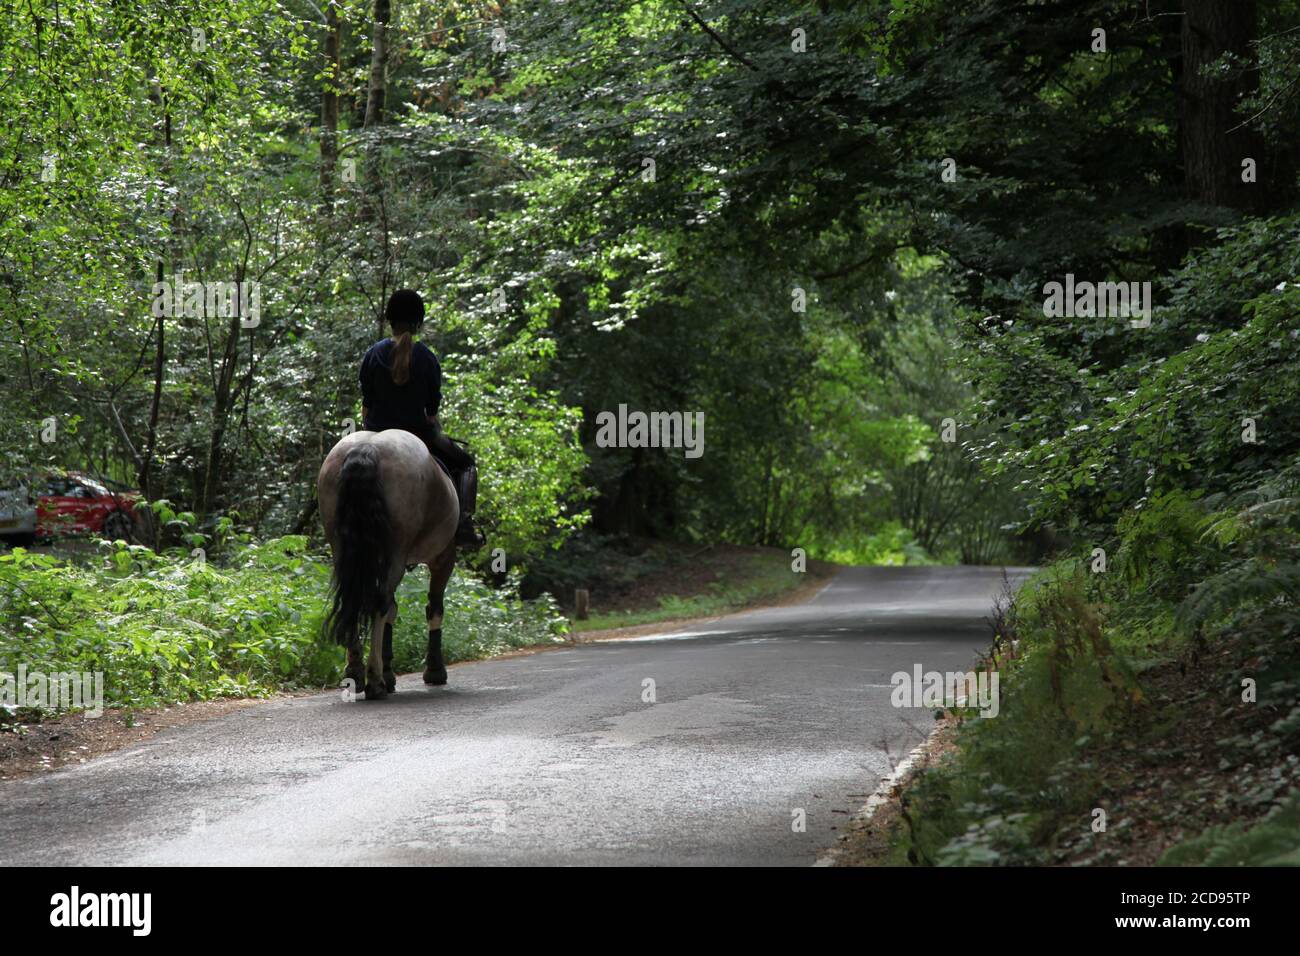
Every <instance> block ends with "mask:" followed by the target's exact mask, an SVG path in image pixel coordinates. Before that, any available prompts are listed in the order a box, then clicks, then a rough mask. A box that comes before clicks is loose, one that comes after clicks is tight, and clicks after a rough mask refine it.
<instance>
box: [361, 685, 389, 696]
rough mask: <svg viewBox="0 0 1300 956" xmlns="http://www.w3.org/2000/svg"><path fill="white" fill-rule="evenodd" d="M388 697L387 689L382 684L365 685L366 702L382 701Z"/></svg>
mask: <svg viewBox="0 0 1300 956" xmlns="http://www.w3.org/2000/svg"><path fill="white" fill-rule="evenodd" d="M387 696H388V688H386V687H385V686H384V685H383V684H367V685H366V700H383V699H384V698H385V697H387Z"/></svg>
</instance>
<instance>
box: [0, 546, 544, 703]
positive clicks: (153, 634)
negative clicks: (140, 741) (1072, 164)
mask: <svg viewBox="0 0 1300 956" xmlns="http://www.w3.org/2000/svg"><path fill="white" fill-rule="evenodd" d="M214 553H215V555H216V556H215V557H211V558H206V557H205V558H200V557H197V556H194V555H193V553H192V552H191V551H190V550H189V549H174V550H169V551H164V552H163V553H161V554H159V553H155V552H154V551H153V550H152V549H150V548H147V547H144V546H142V545H128V544H127V543H126V542H124V541H118V542H115V543H112V542H103V543H102V546H101V549H100V553H99V554H98V555H94V554H92V555H84V556H78V557H74V558H57V557H54V556H51V555H48V554H41V553H35V552H31V551H27V550H25V549H21V548H18V549H14V550H13V551H11V552H8V553H4V554H0V660H5V661H21V662H22V663H23V664H24V665H25V666H26V669H27V672H28V673H32V672H42V673H44V674H47V675H53V674H58V673H63V672H70V671H77V672H96V671H98V672H102V673H103V675H104V701H103V703H104V705H105V706H106V707H114V708H147V707H157V706H161V705H165V704H170V703H175V702H182V701H189V700H210V699H214V698H218V697H246V696H267V695H270V694H272V693H274V692H276V691H279V690H282V689H292V688H304V687H317V688H320V687H333V686H337V685H338V683H339V681H340V680H341V679H342V675H343V667H344V663H345V662H344V656H343V649H342V648H340V647H336V646H331V645H327V644H325V643H323V642H322V641H321V640H320V624H321V619H322V617H323V615H324V613H325V611H326V604H325V599H326V589H327V587H328V583H329V575H330V564H329V559H328V555H325V554H321V553H320V552H319V551H313V550H311V549H310V548H309V546H308V541H307V539H306V538H305V537H304V536H300V535H299V536H295V535H287V536H284V537H280V538H273V539H270V540H266V541H260V542H259V541H252V540H247V539H242V538H241V537H236V538H234V539H232V540H230V541H229V542H227V543H226V544H225V545H224V546H223V547H222V548H221V549H220V550H219V551H215V552H214ZM426 591H427V577H426V576H425V575H423V574H419V573H411V574H408V575H407V577H406V579H405V580H404V581H403V583H402V587H401V589H400V590H399V592H398V606H399V611H398V618H397V624H396V626H395V628H394V634H393V647H394V665H395V666H396V668H397V669H398V670H399V671H412V670H418V669H419V668H420V667H421V666H422V663H421V662H422V661H423V659H424V652H425V634H426V626H425V619H424V605H425V601H426V600H427V594H426ZM446 602H447V614H446V623H445V627H444V631H443V649H444V654H445V655H446V658H447V660H448V662H449V663H452V662H455V661H462V660H473V659H477V658H482V657H489V656H492V655H495V654H499V653H502V652H504V651H508V650H513V649H516V648H520V647H529V646H534V645H539V644H551V643H556V642H562V641H563V640H564V634H565V632H566V631H567V624H566V622H565V619H564V618H563V616H562V615H560V614H559V612H558V610H557V608H556V606H555V604H554V602H553V601H552V600H551V599H550V598H549V597H545V596H544V597H540V598H537V599H534V600H532V601H522V600H520V599H518V598H517V597H512V596H511V591H509V590H502V589H496V588H493V587H490V586H488V585H487V584H484V583H482V582H480V581H478V580H476V579H475V578H473V577H470V576H458V577H457V578H455V579H453V582H452V585H451V587H450V589H449V590H448V592H447V595H446ZM10 716H11V717H14V718H17V717H22V718H23V719H33V718H35V719H39V717H40V716H41V714H40V713H39V712H35V713H33V712H31V711H28V712H27V713H24V714H10Z"/></svg>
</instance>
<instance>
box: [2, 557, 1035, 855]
mask: <svg viewBox="0 0 1300 956" xmlns="http://www.w3.org/2000/svg"><path fill="white" fill-rule="evenodd" d="M1012 576H1013V578H1015V577H1017V576H1018V575H1017V574H1016V573H1015V572H1013V573H1012ZM1000 587H1001V570H1000V569H996V568H970V567H959V568H939V567H934V568H931V567H908V568H847V569H845V570H843V571H841V572H840V574H839V575H838V576H837V577H836V578H835V579H834V580H833V581H832V583H831V584H830V585H828V586H827V587H826V588H825V589H824V590H823V591H821V592H820V593H819V594H818V595H817V597H815V598H814V599H813V600H812V601H810V602H808V603H806V604H801V605H796V606H790V607H781V608H771V609H765V610H760V611H752V612H748V613H744V614H737V615H734V616H731V617H727V618H722V619H720V620H717V621H713V622H710V623H708V624H707V625H702V626H699V627H697V628H696V629H693V630H683V631H679V632H676V633H668V634H665V635H657V636H653V637H641V638H634V639H630V640H619V641H606V642H597V643H591V644H585V645H579V646H576V647H572V648H565V649H560V650H555V651H549V652H545V653H538V654H532V655H527V656H521V657H514V658H508V659H503V660H494V661H482V662H476V663H472V664H464V665H460V666H457V667H454V668H452V670H451V679H450V683H449V684H448V686H446V687H440V688H426V687H425V686H424V684H423V683H421V681H420V676H419V675H418V674H415V675H410V676H405V677H402V678H401V679H400V681H399V685H398V693H397V694H396V695H394V696H392V697H390V698H388V699H387V700H384V701H377V702H369V703H367V702H364V701H361V702H356V703H346V702H344V701H343V700H342V699H341V695H340V694H338V693H327V694H320V695H317V696H312V697H302V698H295V699H290V700H282V701H275V702H268V703H266V704H264V705H258V706H254V707H249V708H246V709H242V710H239V711H237V712H235V713H232V714H229V715H227V716H224V717H221V718H218V719H214V720H211V721H205V722H202V723H196V724H191V725H189V726H185V727H181V728H176V729H173V730H170V731H166V732H164V733H162V734H160V735H159V736H158V737H155V738H153V739H152V740H150V741H148V742H146V743H143V744H138V745H135V746H132V747H129V748H126V749H124V750H121V751H118V752H117V753H115V754H112V755H109V756H106V757H104V758H101V759H99V760H96V761H93V762H91V763H88V764H86V765H84V766H81V767H77V768H74V769H70V770H62V771H56V772H53V773H50V774H47V775H44V776H39V777H31V778H26V779H19V780H14V781H9V782H6V783H3V784H0V865H6V864H90V865H116V864H133V865H140V864H223V865H263V864H329V865H337V864H389V865H392V864H398V865H400V864H740V865H747V864H769V865H770V864H778V865H807V864H811V863H813V862H815V861H816V859H817V856H818V854H819V852H821V851H823V850H824V849H825V848H827V847H829V846H830V845H832V844H833V843H834V842H835V837H836V835H837V831H836V830H835V829H834V828H835V827H839V828H840V831H839V832H842V831H843V828H844V826H845V824H846V823H847V821H848V820H849V815H850V814H851V813H853V812H854V811H856V810H857V809H858V808H859V807H860V806H861V805H862V804H863V803H864V802H865V797H866V794H867V793H868V792H869V791H870V790H871V789H873V788H874V787H875V785H876V784H877V782H878V781H879V780H880V779H881V778H882V777H884V776H885V775H887V774H888V773H889V772H890V768H891V763H890V759H891V757H892V759H893V761H894V762H897V761H898V760H900V759H902V757H903V756H904V755H905V754H906V753H907V752H908V750H910V749H911V748H912V747H913V746H915V745H916V744H917V743H919V742H920V740H921V738H922V734H923V733H924V732H926V731H928V729H929V727H930V726H931V725H932V718H931V717H930V714H929V712H928V711H926V710H924V709H917V710H900V709H896V708H894V707H892V706H891V704H890V676H891V675H892V674H893V673H894V672H896V671H909V672H910V671H911V669H912V667H913V665H914V664H916V663H920V664H922V665H923V666H924V669H925V670H938V671H950V670H966V669H969V667H970V665H971V663H972V660H973V656H974V654H975V652H976V651H977V650H979V649H982V648H983V647H984V646H985V645H986V644H987V642H988V629H987V625H986V624H985V623H984V617H985V616H986V614H987V613H988V611H989V608H990V606H991V603H992V599H993V597H994V595H996V594H997V593H998V591H999V590H1000ZM647 680H653V681H654V692H655V698H656V702H655V703H646V702H643V699H642V698H643V694H644V693H645V686H646V685H645V682H646V681H647ZM887 754H888V756H887ZM798 809H802V810H804V811H805V812H806V818H807V829H806V832H803V833H796V832H793V830H792V827H791V820H792V812H793V811H795V810H798Z"/></svg>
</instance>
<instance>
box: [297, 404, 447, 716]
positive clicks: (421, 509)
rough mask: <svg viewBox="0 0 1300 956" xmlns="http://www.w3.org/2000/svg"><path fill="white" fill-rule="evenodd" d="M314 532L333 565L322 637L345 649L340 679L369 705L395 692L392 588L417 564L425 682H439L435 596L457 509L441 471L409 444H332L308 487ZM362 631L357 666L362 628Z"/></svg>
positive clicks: (352, 438) (364, 438)
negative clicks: (315, 504) (315, 514)
mask: <svg viewBox="0 0 1300 956" xmlns="http://www.w3.org/2000/svg"><path fill="white" fill-rule="evenodd" d="M316 496H317V500H318V501H319V502H320V515H321V523H322V524H323V525H324V526H325V537H326V539H327V540H328V541H329V543H330V550H331V551H332V552H333V556H334V570H333V574H332V575H331V580H330V597H331V604H330V611H329V614H328V615H327V617H326V618H325V623H324V634H325V636H326V638H327V639H328V640H330V641H333V642H334V643H337V644H341V645H343V646H344V647H346V648H347V649H348V666H347V670H346V672H345V676H346V678H347V679H348V680H351V681H352V687H353V689H354V690H355V689H356V688H357V687H361V686H364V687H365V694H366V699H367V700H380V699H382V698H384V697H386V696H388V694H390V693H393V692H394V691H396V690H397V675H395V674H394V673H393V621H394V620H395V619H396V617H397V600H396V594H397V586H398V584H400V583H401V581H402V578H403V577H404V576H405V574H406V572H407V570H408V569H409V568H411V567H414V566H415V565H417V564H425V565H428V567H429V603H428V604H427V605H426V606H425V618H426V621H427V624H428V631H429V648H428V656H427V657H426V660H425V670H424V682H425V683H426V684H433V685H440V684H445V683H447V667H446V664H445V662H444V661H443V657H442V615H443V601H442V598H443V593H444V592H445V591H446V589H447V581H448V580H450V578H451V572H452V569H453V567H454V566H455V561H456V544H455V535H456V523H457V521H458V520H459V518H460V506H459V504H458V503H457V499H456V489H455V487H454V486H453V485H452V483H451V478H450V477H448V475H447V472H446V471H445V470H444V469H443V468H442V466H441V465H440V464H438V463H437V462H436V461H435V459H434V458H433V456H432V455H431V454H429V449H428V448H427V447H426V446H425V444H424V442H422V441H421V440H420V439H419V438H417V437H416V436H415V435H412V434H411V433H410V432H406V431H402V430H400V429H395V428H394V429H389V430H386V431H382V432H371V431H357V432H353V433H352V434H350V435H347V436H345V437H344V438H343V439H342V440H341V441H339V442H338V444H336V445H335V446H334V447H333V448H332V449H330V453H329V454H328V455H327V456H325V461H324V462H323V463H322V464H321V467H320V474H319V475H318V476H317V478H316ZM364 622H369V624H370V657H369V661H368V662H367V663H364V664H363V659H362V656H361V641H362V637H361V626H362V624H363V623H364Z"/></svg>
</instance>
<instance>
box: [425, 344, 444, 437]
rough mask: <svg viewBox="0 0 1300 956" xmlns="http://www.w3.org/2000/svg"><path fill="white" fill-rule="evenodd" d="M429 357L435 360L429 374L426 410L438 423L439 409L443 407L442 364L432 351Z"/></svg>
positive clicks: (431, 419) (432, 419) (433, 420)
mask: <svg viewBox="0 0 1300 956" xmlns="http://www.w3.org/2000/svg"><path fill="white" fill-rule="evenodd" d="M429 358H430V359H432V360H433V361H432V363H431V367H430V370H429V375H428V386H429V392H428V395H427V396H426V397H425V400H424V412H425V414H426V415H428V416H429V420H430V421H432V422H434V423H435V424H437V418H438V409H439V408H440V407H442V366H441V365H439V364H438V357H437V356H436V355H434V354H433V352H432V351H431V352H429Z"/></svg>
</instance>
